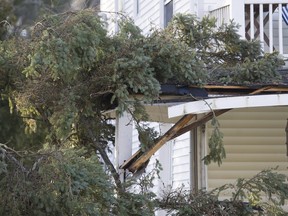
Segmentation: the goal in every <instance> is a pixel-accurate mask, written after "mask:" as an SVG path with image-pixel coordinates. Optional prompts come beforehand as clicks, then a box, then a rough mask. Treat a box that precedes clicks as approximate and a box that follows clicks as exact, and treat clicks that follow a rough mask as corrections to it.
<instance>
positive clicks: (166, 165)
mask: <svg viewBox="0 0 288 216" xmlns="http://www.w3.org/2000/svg"><path fill="white" fill-rule="evenodd" d="M171 127H172V125H171V124H167V123H161V124H160V132H161V135H163V134H164V133H166V132H167V131H168V130H169V129H170V128H171ZM159 162H160V164H161V165H162V168H163V170H162V171H161V172H160V173H159V176H160V179H159V180H160V182H159V184H158V194H161V192H162V191H163V189H164V188H165V187H167V186H168V185H171V184H172V180H171V179H172V176H171V175H172V172H171V170H172V163H171V162H172V141H168V142H167V143H166V144H165V145H164V146H162V147H161V148H160V149H159ZM156 215H157V216H165V215H167V212H166V211H163V210H159V211H157V213H156Z"/></svg>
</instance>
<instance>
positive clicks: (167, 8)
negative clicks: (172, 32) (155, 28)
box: [164, 0, 173, 27]
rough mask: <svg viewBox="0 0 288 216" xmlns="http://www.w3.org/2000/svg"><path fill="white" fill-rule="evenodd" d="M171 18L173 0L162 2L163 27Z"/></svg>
mask: <svg viewBox="0 0 288 216" xmlns="http://www.w3.org/2000/svg"><path fill="white" fill-rule="evenodd" d="M172 17H173V0H165V1H164V27H166V26H167V25H168V23H169V21H170V20H171V19H172Z"/></svg>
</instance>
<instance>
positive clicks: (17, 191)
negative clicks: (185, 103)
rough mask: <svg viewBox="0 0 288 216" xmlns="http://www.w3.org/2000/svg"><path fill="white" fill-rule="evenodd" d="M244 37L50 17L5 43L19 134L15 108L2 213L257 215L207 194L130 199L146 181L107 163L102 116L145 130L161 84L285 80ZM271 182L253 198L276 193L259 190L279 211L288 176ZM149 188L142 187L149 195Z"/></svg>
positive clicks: (0, 148) (1, 54)
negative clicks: (123, 177) (147, 30)
mask: <svg viewBox="0 0 288 216" xmlns="http://www.w3.org/2000/svg"><path fill="white" fill-rule="evenodd" d="M236 30H237V27H236V25H235V24H233V23H231V24H229V25H224V26H222V27H221V28H218V29H217V28H216V26H215V20H213V19H210V18H204V19H203V20H201V21H199V20H197V19H196V18H195V17H194V16H191V15H186V16H183V15H178V16H176V17H175V18H174V19H173V21H172V22H171V24H170V25H169V26H168V28H166V29H164V30H152V32H151V34H150V35H149V36H143V35H142V34H141V31H140V30H139V29H138V28H137V27H136V26H135V25H133V23H132V22H131V21H129V20H125V19H123V20H120V21H119V32H118V33H117V34H115V35H109V34H108V33H107V31H106V29H105V25H104V23H103V22H102V21H101V19H100V17H98V15H97V12H96V11H94V10H83V11H80V12H67V13H62V14H59V15H52V16H47V17H45V18H43V19H42V20H40V21H39V22H37V23H36V24H35V26H34V27H33V30H32V31H31V33H30V35H31V36H30V37H29V38H21V37H10V38H8V39H6V40H4V41H1V42H0V76H1V80H0V89H1V96H2V102H3V103H4V104H5V103H6V104H9V107H10V112H12V114H13V116H14V117H13V119H14V120H13V121H14V122H17V125H20V126H19V128H18V129H17V130H15V131H14V133H13V127H12V126H9V123H10V121H9V120H8V119H9V118H8V117H9V115H10V114H9V109H8V110H7V109H6V110H5V109H3V110H0V111H1V113H5V116H6V117H7V118H8V119H6V120H5V122H1V127H3V128H5V129H6V130H7V131H8V132H9V133H8V134H9V135H10V137H8V136H6V140H1V142H2V144H0V182H1V186H0V194H1V197H2V198H1V201H0V206H1V207H0V213H1V214H4V215H5V214H6V215H9V214H10V215H46V214H49V215H98V214H99V215H152V214H153V213H154V210H155V209H167V210H169V211H171V214H172V213H173V214H174V213H175V214H178V215H187V214H190V215H197V214H199V212H200V211H201V212H200V213H201V214H202V213H204V214H206V215H211V214H212V215H215V214H216V215H217V214H219V215H220V214H221V215H225V214H226V215H229V214H232V213H233V212H235V211H236V212H237V211H238V212H239V211H244V210H243V209H244V208H245V211H247V214H249V213H251V212H252V210H250V211H249V208H248V207H249V206H248V207H247V205H242V202H240V201H241V199H240V198H239V196H237V197H236V196H235V197H236V198H235V199H233V200H231V201H230V202H224V203H220V202H218V200H217V195H215V196H214V195H213V194H210V193H206V192H203V193H202V192H201V193H198V194H194V195H193V194H186V195H185V193H183V194H178V195H177V196H174V192H169V193H167V194H166V198H163V199H159V198H157V197H156V196H155V194H153V193H152V192H151V191H149V190H144V189H143V190H141V192H139V193H136V192H131V190H127V188H129V186H131V185H133V184H137V182H133V180H131V182H130V181H129V182H125V183H122V182H121V181H120V178H119V175H118V173H117V171H116V168H115V167H114V165H113V163H112V161H111V160H110V158H109V155H108V153H109V151H110V150H111V149H109V148H110V146H111V145H110V144H113V143H114V125H113V121H111V119H108V118H107V116H105V114H104V113H105V111H107V110H110V109H116V111H117V113H118V114H121V113H122V112H124V111H128V112H129V113H131V116H132V117H133V120H134V121H135V122H136V124H138V123H139V122H140V121H146V120H147V119H148V117H147V114H146V113H145V109H143V104H144V103H153V100H154V99H155V98H157V97H158V96H159V91H160V86H161V84H167V83H173V84H188V85H189V84H193V85H198V86H201V85H203V84H205V83H208V82H213V80H218V81H219V82H221V83H237V84H243V83H249V82H253V83H257V82H261V83H265V82H271V80H273V81H274V82H277V80H278V79H279V77H280V76H279V74H278V73H277V67H279V66H280V65H281V64H282V60H281V59H279V58H278V56H277V53H273V54H263V53H262V52H261V47H260V45H259V43H258V42H256V41H253V42H249V41H244V40H240V38H239V36H238V35H237V33H236ZM136 94H137V95H138V96H137V97H136ZM139 94H140V95H142V97H141V98H140V97H139ZM3 107H8V106H3ZM13 121H12V122H13ZM19 121H20V122H23V123H24V124H21V123H19ZM24 126H25V128H24V129H25V133H23V130H24V129H23V127H24ZM11 128H12V129H11ZM21 129H23V130H22V132H21ZM138 129H139V130H140V131H141V127H140V126H139V127H138ZM146 131H150V130H146ZM150 135H151V136H152V135H153V136H154V135H155V133H154V131H152V130H151V131H150V132H149V133H146V136H148V138H149V136H150ZM17 137H18V139H17ZM147 140H151V139H147ZM142 144H143V143H142ZM149 144H150V145H151V143H149ZM143 149H145V147H144V148H143ZM216 158H219V155H216ZM212 160H213V158H212ZM271 173H272V174H271ZM265 174H267V175H270V177H271V179H272V180H271V182H272V184H271V185H270V184H269V182H265V184H261V183H260V182H261V181H264V180H265V178H264V177H263V178H262V179H264V180H259V179H256V180H258V181H256V183H255V184H254V185H256V186H255V188H259V187H257V186H261V185H266V184H267V185H268V186H265V187H264V186H263V188H261V190H262V191H266V189H267V188H268V191H269V193H271V194H270V195H273V196H271V197H273V199H274V198H275V197H276V198H275V200H273V199H272V198H271V199H272V201H275V202H272V203H274V204H275V205H274V206H276V207H277V206H279V205H280V204H282V203H283V200H284V199H286V198H287V196H288V189H287V186H286V185H285V176H284V175H280V174H277V173H274V172H272V171H266V172H265ZM267 175H266V176H267ZM263 176H264V175H263ZM146 180H147V179H146ZM146 180H145V181H142V183H141V184H140V186H142V187H143V188H146V189H147V187H149V185H150V183H151V182H149V181H146ZM243 181H244V180H242V182H243ZM143 182H144V183H143ZM145 182H146V183H145ZM147 182H148V183H147ZM239 184H240V183H239ZM239 184H237V185H239ZM143 185H144V186H143ZM251 185H253V184H252V183H251V184H244V186H245V187H244V186H243V187H242V188H240V189H239V190H238V191H240V192H241V196H244V195H245V193H246V192H245V189H247V188H248V189H247V191H248V193H250V192H253V188H252V189H251V190H250V191H249V187H248V186H251ZM273 185H274V187H273ZM227 187H228V186H227ZM229 187H230V186H229ZM251 187H252V186H251ZM277 189H280V190H283V191H284V192H283V193H278V190H277ZM255 191H256V189H255ZM240 192H239V193H240ZM248 193H247V194H248ZM269 193H268V194H269ZM257 194H258V193H257ZM274 195H275V196H274ZM177 197H178V198H179V199H180V200H178V201H177V199H176V198H177ZM278 198H279V200H278ZM175 199H176V200H175ZM193 199H196V200H198V201H199V203H200V204H199V205H198V207H199V209H198V213H197V209H196V210H195V208H194V207H195V206H193V205H190V204H189V203H192V202H193ZM259 199H260V198H259ZM177 202H178V204H177V205H174V204H175V203H177ZM173 203H174V204H173ZM172 204H173V205H172ZM257 204H260V202H258V203H257ZM267 206H268V204H267ZM270 206H271V205H270ZM200 207H201V208H200ZM276 207H275V209H277V211H280V212H281V210H279V209H278V208H276ZM262 208H263V209H264V210H265V209H266V210H267V209H269V208H265V206H264V205H263V206H262ZM205 209H206V210H205ZM177 212H178V213H177Z"/></svg>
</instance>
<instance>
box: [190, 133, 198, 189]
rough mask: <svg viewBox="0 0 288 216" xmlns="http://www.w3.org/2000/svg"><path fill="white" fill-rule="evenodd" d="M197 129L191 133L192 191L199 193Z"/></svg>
mask: <svg viewBox="0 0 288 216" xmlns="http://www.w3.org/2000/svg"><path fill="white" fill-rule="evenodd" d="M197 138H198V136H197V128H195V129H193V130H191V131H190V190H191V191H198V179H199V177H198V160H199V157H198V142H197Z"/></svg>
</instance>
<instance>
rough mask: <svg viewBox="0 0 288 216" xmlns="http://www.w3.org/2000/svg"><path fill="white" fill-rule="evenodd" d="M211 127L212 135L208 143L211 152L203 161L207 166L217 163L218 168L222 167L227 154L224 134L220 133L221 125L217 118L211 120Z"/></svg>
mask: <svg viewBox="0 0 288 216" xmlns="http://www.w3.org/2000/svg"><path fill="white" fill-rule="evenodd" d="M211 126H212V134H211V135H210V137H209V141H208V147H209V149H210V152H209V154H208V155H206V156H205V157H204V158H203V160H204V163H205V164H206V165H208V164H210V163H211V162H217V163H218V166H220V165H221V163H222V159H223V158H225V157H226V152H225V149H224V144H223V133H222V132H221V131H220V124H219V122H218V120H217V118H216V117H215V116H214V117H213V118H212V120H211Z"/></svg>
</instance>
